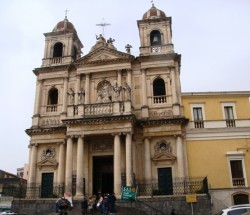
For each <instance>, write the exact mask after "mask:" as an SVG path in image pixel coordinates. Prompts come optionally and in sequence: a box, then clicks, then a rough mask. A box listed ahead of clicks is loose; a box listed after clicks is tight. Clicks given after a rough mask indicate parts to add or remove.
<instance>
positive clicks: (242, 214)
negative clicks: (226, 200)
mask: <svg viewBox="0 0 250 215" xmlns="http://www.w3.org/2000/svg"><path fill="white" fill-rule="evenodd" d="M220 215H250V204H246V205H234V206H231V207H228V208H226V209H223V210H222V211H221V213H220Z"/></svg>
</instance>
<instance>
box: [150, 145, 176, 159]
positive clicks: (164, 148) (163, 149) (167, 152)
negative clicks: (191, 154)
mask: <svg viewBox="0 0 250 215" xmlns="http://www.w3.org/2000/svg"><path fill="white" fill-rule="evenodd" d="M154 149H155V154H154V157H153V158H152V161H153V162H154V163H155V164H157V162H158V161H169V162H170V163H174V162H175V160H176V157H175V156H174V155H173V153H172V147H171V144H170V143H168V142H166V141H165V140H161V141H160V142H158V143H156V145H155V146H154Z"/></svg>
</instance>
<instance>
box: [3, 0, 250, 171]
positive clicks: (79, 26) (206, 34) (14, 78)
mask: <svg viewBox="0 0 250 215" xmlns="http://www.w3.org/2000/svg"><path fill="white" fill-rule="evenodd" d="M150 2H151V1H150V0H126V1H125V0H105V1H103V0H91V1H88V0H72V1H66V0H52V1H51V0H22V1H18V0H2V1H1V7H0V23H1V25H0V26H1V33H0V48H1V51H0V59H1V64H0V98H1V111H0V119H1V128H0V137H1V141H0V146H1V147H0V150H1V153H0V169H2V170H5V171H9V172H12V173H16V168H18V167H22V166H23V165H24V163H27V162H28V148H27V146H28V144H29V137H28V136H27V135H26V134H25V132H24V130H25V129H27V128H29V127H30V126H31V117H32V114H33V107H34V94H35V81H36V78H35V75H34V74H33V72H32V70H33V69H34V68H36V67H40V65H41V60H42V58H43V51H44V35H43V33H46V32H51V31H52V29H53V28H54V26H55V25H56V24H57V23H58V22H59V21H61V20H63V19H64V16H65V13H64V11H65V10H66V9H68V10H69V13H68V19H69V21H70V22H72V23H73V24H74V26H75V28H76V30H77V32H78V36H79V38H80V40H81V41H82V43H83V45H84V49H83V50H82V51H83V53H84V54H87V53H88V52H89V50H90V48H91V47H92V46H93V45H94V44H95V41H96V39H95V34H100V33H101V32H102V29H101V28H100V27H97V26H96V24H97V23H100V22H102V21H103V20H102V19H103V18H104V20H105V22H107V23H110V24H111V25H110V26H108V27H106V29H105V37H106V38H109V37H112V38H114V39H115V43H114V45H115V46H116V48H117V49H118V50H119V51H124V52H125V48H124V47H125V45H126V44H127V43H129V44H131V45H132V46H133V49H132V54H133V55H135V56H138V54H139V34H138V28H137V22H136V21H137V20H139V19H141V18H142V16H143V14H144V13H145V12H146V11H147V10H148V9H149V8H150V7H151V3H150ZM154 4H155V6H156V7H157V8H159V9H161V10H163V11H164V12H165V13H166V15H167V16H171V17H172V33H173V43H174V48H175V52H177V53H179V54H181V55H182V67H181V83H182V91H183V92H194V91H242V90H247V91H248V90H249V88H250V75H249V73H250V53H249V52H250V24H249V20H250V1H249V0H192V1H188V0H154Z"/></svg>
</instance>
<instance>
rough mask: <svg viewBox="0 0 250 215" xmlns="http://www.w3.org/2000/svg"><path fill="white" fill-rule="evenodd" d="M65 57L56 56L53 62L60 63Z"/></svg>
mask: <svg viewBox="0 0 250 215" xmlns="http://www.w3.org/2000/svg"><path fill="white" fill-rule="evenodd" d="M62 60H63V58H62V57H55V58H52V59H51V64H60V63H62Z"/></svg>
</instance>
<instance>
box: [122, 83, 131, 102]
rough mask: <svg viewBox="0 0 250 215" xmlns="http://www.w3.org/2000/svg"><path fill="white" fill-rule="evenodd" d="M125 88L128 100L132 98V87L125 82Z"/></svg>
mask: <svg viewBox="0 0 250 215" xmlns="http://www.w3.org/2000/svg"><path fill="white" fill-rule="evenodd" d="M123 90H124V91H125V95H126V98H125V99H126V100H131V88H130V86H129V85H128V83H125V86H124V87H123Z"/></svg>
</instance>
